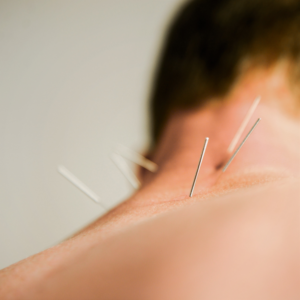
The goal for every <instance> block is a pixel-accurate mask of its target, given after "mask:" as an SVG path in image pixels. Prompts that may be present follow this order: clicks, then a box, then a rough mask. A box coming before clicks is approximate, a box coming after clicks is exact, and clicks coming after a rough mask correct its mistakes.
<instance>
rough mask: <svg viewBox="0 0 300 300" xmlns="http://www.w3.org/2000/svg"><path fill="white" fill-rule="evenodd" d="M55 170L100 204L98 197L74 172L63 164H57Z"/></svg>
mask: <svg viewBox="0 0 300 300" xmlns="http://www.w3.org/2000/svg"><path fill="white" fill-rule="evenodd" d="M57 170H58V172H59V173H60V174H61V175H62V176H64V177H65V178H66V179H67V180H69V181H70V182H71V183H72V184H74V185H75V186H76V187H77V188H78V189H79V190H81V191H82V192H83V193H84V194H86V195H87V196H88V197H89V198H91V199H92V200H93V201H95V202H96V203H97V204H100V205H102V204H101V203H100V200H99V197H98V196H97V195H96V194H95V193H94V192H93V191H92V190H90V189H89V188H88V187H87V186H86V185H85V184H84V183H83V182H81V181H80V180H79V179H78V178H77V177H76V176H75V175H74V174H72V173H71V172H70V171H69V170H68V169H67V168H65V167H64V166H58V167H57ZM102 206H103V205H102Z"/></svg>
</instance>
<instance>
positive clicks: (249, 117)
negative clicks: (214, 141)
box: [227, 96, 261, 154]
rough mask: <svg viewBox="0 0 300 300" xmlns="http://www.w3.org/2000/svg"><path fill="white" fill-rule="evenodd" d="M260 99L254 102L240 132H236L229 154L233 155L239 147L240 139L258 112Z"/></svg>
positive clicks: (228, 150)
mask: <svg viewBox="0 0 300 300" xmlns="http://www.w3.org/2000/svg"><path fill="white" fill-rule="evenodd" d="M260 99H261V97H260V96H259V97H257V98H256V99H255V100H254V101H253V103H252V105H251V107H250V109H249V110H248V112H247V114H246V116H245V118H244V120H243V122H242V124H241V125H240V127H239V129H238V131H237V132H236V134H235V136H234V138H233V139H232V141H231V143H230V145H229V147H228V149H227V153H229V154H231V153H232V152H233V150H234V148H235V146H236V145H237V143H238V141H239V139H240V137H241V136H242V134H243V132H244V130H245V128H246V126H247V124H248V123H249V121H250V119H251V117H252V115H253V113H254V111H255V110H256V108H257V106H258V104H259V102H260Z"/></svg>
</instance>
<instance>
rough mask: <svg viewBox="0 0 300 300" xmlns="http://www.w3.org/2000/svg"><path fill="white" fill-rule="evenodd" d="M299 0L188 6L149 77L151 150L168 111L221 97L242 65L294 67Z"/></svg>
mask: <svg viewBox="0 0 300 300" xmlns="http://www.w3.org/2000/svg"><path fill="white" fill-rule="evenodd" d="M299 50H300V0H193V1H189V2H188V3H187V4H185V5H184V6H183V7H182V8H181V9H180V10H179V12H178V13H177V15H176V16H175V19H174V20H173V22H172V24H171V26H170V28H169V30H168V32H167V36H166V39H165V44H164V46H163V51H162V54H161V57H160V60H159V63H158V66H157V70H156V73H155V77H154V82H153V89H152V94H151V97H150V105H151V126H152V128H151V129H152V141H153V145H155V144H156V143H157V141H158V139H159V137H160V135H161V132H162V130H163V128H164V125H165V123H166V121H167V120H168V117H169V116H170V114H171V113H172V112H173V111H176V110H180V109H187V108H193V107H198V106H201V105H203V104H205V101H206V100H207V99H208V98H211V97H220V96H224V95H225V94H226V93H227V92H228V91H229V90H230V88H231V87H232V85H233V83H234V81H235V80H236V78H237V76H238V74H239V68H240V65H241V63H242V61H243V60H244V59H246V58H250V59H253V60H254V59H255V60H256V61H259V63H261V64H270V63H272V62H274V61H276V60H277V59H278V58H280V57H282V56H283V57H288V58H290V59H292V60H295V61H298V60H299V54H300V51H299Z"/></svg>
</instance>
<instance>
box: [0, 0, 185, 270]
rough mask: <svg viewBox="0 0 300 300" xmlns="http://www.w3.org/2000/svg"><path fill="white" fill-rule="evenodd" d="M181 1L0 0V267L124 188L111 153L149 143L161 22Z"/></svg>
mask: <svg viewBox="0 0 300 300" xmlns="http://www.w3.org/2000/svg"><path fill="white" fill-rule="evenodd" d="M180 2H182V0H107V1H106V0H101V1H99V0H98V1H91V0H85V1H83V0H81V1H79V0H72V1H66V0H59V1H55V0H51V1H50V0H48V1H40V0H36V1H29V0H23V1H16V0H6V1H3V0H2V1H0V41H1V42H0V43H1V44H0V45H1V47H0V104H1V109H0V116H1V117H0V122H1V126H0V137H1V148H0V154H1V155H0V162H1V169H0V177H1V186H0V268H3V267H6V266H8V265H10V264H12V263H14V262H16V261H19V260H20V259H23V258H25V257H27V256H29V255H32V254H34V253H37V252H39V251H41V250H43V249H46V248H48V247H50V246H53V245H55V244H56V243H58V242H60V241H62V240H63V239H64V238H66V237H68V236H69V235H70V234H72V233H74V232H75V231H76V230H78V229H80V228H81V227H82V226H84V225H86V224H88V223H90V222H91V221H92V220H94V219H96V218H97V217H99V216H100V215H101V214H103V212H104V211H103V210H102V208H101V207H100V206H98V205H97V204H95V203H93V202H92V201H91V200H89V198H87V197H86V196H85V195H83V194H82V193H81V192H79V191H78V190H77V189H76V188H74V187H73V186H72V185H71V184H70V183H69V182H67V181H66V180H65V179H64V178H63V177H61V176H60V175H59V174H58V173H57V171H56V167H57V164H63V165H65V166H66V167H67V168H68V169H69V170H70V171H72V172H73V173H74V174H75V175H77V176H78V177H79V178H80V179H81V180H82V181H83V182H84V183H86V184H87V185H88V186H89V187H90V188H91V189H92V190H94V192H96V193H97V194H98V195H99V196H100V197H101V201H102V202H103V203H104V204H105V205H106V206H108V207H112V206H113V205H116V204H117V203H118V202H120V201H122V200H124V199H125V198H126V197H128V196H129V195H130V194H131V193H132V188H131V187H130V185H129V184H128V183H127V181H126V180H125V179H124V178H123V176H122V175H121V174H120V172H119V171H118V170H117V169H116V167H115V166H114V165H113V163H112V162H111V161H110V159H109V154H110V152H111V151H112V150H113V148H114V147H115V144H117V143H121V144H124V145H126V146H128V147H130V148H132V149H135V150H138V151H140V152H142V151H143V150H144V149H145V148H146V147H147V143H148V142H149V139H148V128H147V126H148V120H147V96H148V91H149V82H150V79H151V75H152V72H153V67H154V62H155V60H156V55H157V53H158V50H159V49H160V42H161V39H162V35H163V32H164V28H165V26H166V24H167V22H168V20H169V19H170V17H171V16H172V15H173V13H174V11H175V9H176V8H177V6H178V4H179V3H180Z"/></svg>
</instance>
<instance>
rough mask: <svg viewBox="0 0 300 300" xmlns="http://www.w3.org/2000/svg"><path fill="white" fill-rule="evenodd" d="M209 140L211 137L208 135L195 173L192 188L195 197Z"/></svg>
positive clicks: (191, 192)
mask: <svg viewBox="0 0 300 300" xmlns="http://www.w3.org/2000/svg"><path fill="white" fill-rule="evenodd" d="M208 141H209V138H208V137H207V138H205V141H204V145H203V149H202V153H201V156H200V160H199V163H198V167H197V170H196V174H195V177H194V181H193V185H192V188H191V191H190V197H193V193H194V189H195V185H196V181H197V178H198V174H199V171H200V168H201V165H202V161H203V158H204V154H205V151H206V147H207V144H208Z"/></svg>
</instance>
